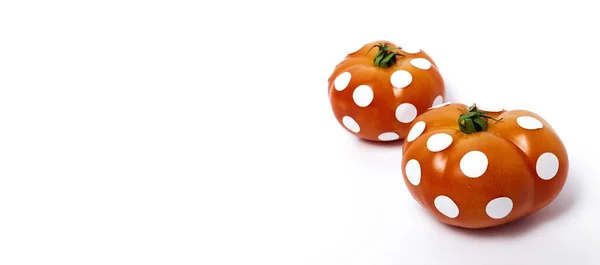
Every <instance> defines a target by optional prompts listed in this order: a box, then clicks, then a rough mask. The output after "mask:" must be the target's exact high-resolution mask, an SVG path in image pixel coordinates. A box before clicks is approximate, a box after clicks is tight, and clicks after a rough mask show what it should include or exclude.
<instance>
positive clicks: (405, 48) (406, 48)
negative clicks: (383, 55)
mask: <svg viewBox="0 0 600 265" xmlns="http://www.w3.org/2000/svg"><path fill="white" fill-rule="evenodd" d="M400 47H402V48H400V49H401V50H403V51H404V52H406V53H412V54H415V53H419V52H420V51H421V49H419V48H417V47H410V46H404V45H402V46H400Z"/></svg>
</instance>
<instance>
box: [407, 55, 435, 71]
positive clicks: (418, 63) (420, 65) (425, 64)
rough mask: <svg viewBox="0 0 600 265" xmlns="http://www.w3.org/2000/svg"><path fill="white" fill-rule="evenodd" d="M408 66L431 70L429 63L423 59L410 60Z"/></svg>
mask: <svg viewBox="0 0 600 265" xmlns="http://www.w3.org/2000/svg"><path fill="white" fill-rule="evenodd" d="M410 64H412V65H413V66H414V67H416V68H419V69H422V70H429V68H431V62H430V61H429V60H427V59H425V58H414V59H412V60H410Z"/></svg>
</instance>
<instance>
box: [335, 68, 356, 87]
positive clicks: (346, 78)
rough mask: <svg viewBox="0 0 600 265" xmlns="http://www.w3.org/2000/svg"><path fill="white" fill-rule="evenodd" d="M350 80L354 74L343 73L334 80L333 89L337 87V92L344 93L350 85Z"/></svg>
mask: <svg viewBox="0 0 600 265" xmlns="http://www.w3.org/2000/svg"><path fill="white" fill-rule="evenodd" d="M350 79H352V74H350V73H349V72H343V73H341V74H339V75H338V76H337V77H336V78H335V80H333V87H335V90H337V91H342V90H344V89H346V87H347V86H348V84H350Z"/></svg>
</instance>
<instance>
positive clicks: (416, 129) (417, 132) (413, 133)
mask: <svg viewBox="0 0 600 265" xmlns="http://www.w3.org/2000/svg"><path fill="white" fill-rule="evenodd" d="M425 126H426V124H425V122H424V121H418V122H417V123H415V125H413V127H412V129H410V132H408V136H407V137H406V140H407V141H408V142H409V143H410V142H412V141H414V140H415V139H417V137H419V136H421V134H422V133H423V131H425Z"/></svg>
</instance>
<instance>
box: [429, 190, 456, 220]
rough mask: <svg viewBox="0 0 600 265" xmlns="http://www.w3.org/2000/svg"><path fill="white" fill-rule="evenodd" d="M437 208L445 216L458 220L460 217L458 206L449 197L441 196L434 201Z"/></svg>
mask: <svg viewBox="0 0 600 265" xmlns="http://www.w3.org/2000/svg"><path fill="white" fill-rule="evenodd" d="M433 204H434V205H435V208H436V209H437V210H438V211H440V213H442V214H443V215H445V216H448V217H450V218H456V217H457V216H458V206H457V205H456V203H454V201H452V199H450V198H448V196H444V195H440V196H437V197H436V198H435V200H434V201H433Z"/></svg>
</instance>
